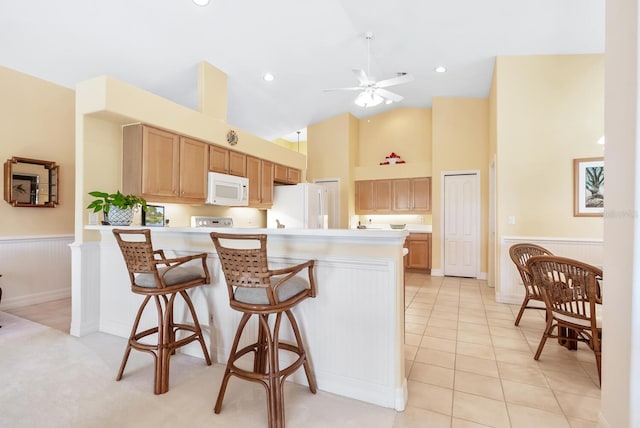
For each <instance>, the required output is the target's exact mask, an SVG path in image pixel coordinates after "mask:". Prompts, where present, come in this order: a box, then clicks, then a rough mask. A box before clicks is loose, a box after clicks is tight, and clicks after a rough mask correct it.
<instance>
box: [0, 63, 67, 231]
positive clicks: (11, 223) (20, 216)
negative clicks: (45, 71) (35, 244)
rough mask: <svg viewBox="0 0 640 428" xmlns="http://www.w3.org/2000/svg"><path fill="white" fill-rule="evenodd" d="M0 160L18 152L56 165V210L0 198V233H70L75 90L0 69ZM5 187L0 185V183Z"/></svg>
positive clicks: (18, 154)
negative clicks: (58, 178) (18, 204)
mask: <svg viewBox="0 0 640 428" xmlns="http://www.w3.org/2000/svg"><path fill="white" fill-rule="evenodd" d="M0 93H1V94H2V96H1V97H0V117H2V123H3V125H2V126H0V141H1V143H0V159H1V160H2V162H3V163H4V162H5V161H6V160H7V159H9V158H11V157H13V156H18V157H25V158H31V159H39V160H46V161H53V162H55V163H56V164H58V165H59V166H60V203H59V204H58V206H57V207H56V208H15V207H12V206H11V205H9V204H8V203H6V202H4V201H3V202H0V218H1V219H2V221H0V237H16V236H38V235H71V234H72V233H73V216H74V191H73V189H74V181H75V159H74V139H75V136H74V125H73V124H74V115H75V95H74V91H72V90H70V89H67V88H63V87H61V86H58V85H54V84H53V83H49V82H47V81H44V80H41V79H37V78H35V77H32V76H28V75H26V74H22V73H19V72H17V71H14V70H11V69H8V68H5V67H0ZM3 187H4V186H3Z"/></svg>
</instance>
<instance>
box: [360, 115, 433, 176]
mask: <svg viewBox="0 0 640 428" xmlns="http://www.w3.org/2000/svg"><path fill="white" fill-rule="evenodd" d="M359 140H360V149H361V150H359V152H358V158H357V164H356V166H371V165H379V164H380V162H384V160H385V158H386V157H387V156H389V154H390V153H391V152H395V153H397V154H398V155H400V156H401V157H402V159H404V160H405V161H407V162H418V161H420V162H427V163H430V162H431V109H427V108H398V109H395V110H391V111H389V112H385V113H381V114H379V115H376V116H372V117H369V118H366V119H362V120H360V137H359Z"/></svg>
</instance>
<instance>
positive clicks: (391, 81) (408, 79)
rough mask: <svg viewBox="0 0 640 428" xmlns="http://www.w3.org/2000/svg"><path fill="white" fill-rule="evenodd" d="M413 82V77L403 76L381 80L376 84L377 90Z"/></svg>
mask: <svg viewBox="0 0 640 428" xmlns="http://www.w3.org/2000/svg"><path fill="white" fill-rule="evenodd" d="M412 81H413V76H412V75H410V74H403V75H401V76H398V77H392V78H391V79H386V80H381V81H379V82H376V88H387V87H389V86H395V85H401V84H403V83H409V82H412Z"/></svg>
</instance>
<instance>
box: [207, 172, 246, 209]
mask: <svg viewBox="0 0 640 428" xmlns="http://www.w3.org/2000/svg"><path fill="white" fill-rule="evenodd" d="M205 203H206V204H209V205H225V206H228V207H243V206H244V207H246V206H247V205H249V179H248V178H246V177H238V176H235V175H228V174H220V173H219V172H210V173H208V177H207V201H206V202H205Z"/></svg>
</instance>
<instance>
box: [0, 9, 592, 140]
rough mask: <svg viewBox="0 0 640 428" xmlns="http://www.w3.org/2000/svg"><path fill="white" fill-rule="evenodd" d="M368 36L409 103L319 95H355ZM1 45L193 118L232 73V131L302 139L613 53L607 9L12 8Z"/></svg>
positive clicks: (53, 71) (59, 74)
mask: <svg viewBox="0 0 640 428" xmlns="http://www.w3.org/2000/svg"><path fill="white" fill-rule="evenodd" d="M367 32H371V33H373V35H374V37H373V39H372V40H371V42H370V53H371V62H370V73H371V75H372V76H373V77H374V78H375V79H376V80H382V79H387V78H391V77H395V76H397V74H398V73H410V74H411V75H413V77H414V78H415V80H413V81H412V82H410V83H406V84H403V85H399V86H394V87H393V88H388V89H391V90H393V92H395V93H397V94H399V95H401V96H403V97H404V99H403V100H402V101H401V102H400V103H393V104H390V105H386V104H381V105H379V106H376V107H372V108H363V107H358V106H356V105H355V104H354V102H353V101H354V99H355V97H356V95H357V92H350V91H339V92H325V91H323V89H326V88H335V87H349V86H357V84H358V81H357V80H356V77H355V76H354V74H353V72H352V71H351V70H352V69H364V70H367V67H368V64H367V41H366V40H365V36H364V35H365V33H367ZM0 40H1V42H0V65H2V66H5V67H9V68H12V69H15V70H18V71H21V72H24V73H27V74H30V75H33V76H36V77H39V78H42V79H45V80H48V81H51V82H54V83H57V84H60V85H63V86H66V87H69V88H74V87H75V85H76V83H78V82H80V81H83V80H86V79H90V78H93V77H96V76H100V75H110V76H113V77H115V78H117V79H120V80H122V81H125V82H127V83H130V84H133V85H135V86H138V87H140V88H142V89H145V90H148V91H150V92H153V93H155V94H158V95H160V96H163V97H165V98H168V99H170V100H172V101H174V102H176V103H179V104H182V105H185V106H187V107H190V108H193V109H195V108H196V104H197V96H196V77H197V76H196V68H197V64H198V63H199V62H200V61H207V62H209V63H210V64H212V65H214V66H215V67H217V68H219V69H220V70H222V71H223V72H225V73H226V74H227V75H228V122H229V124H231V125H232V126H236V127H238V128H241V129H243V130H246V131H249V132H251V133H253V134H255V135H258V136H260V137H263V138H265V139H268V140H271V139H274V138H279V137H290V138H291V139H292V140H293V139H294V138H295V136H296V131H297V130H300V129H303V128H305V127H306V126H307V125H309V124H313V123H316V122H320V121H322V120H325V119H328V118H330V117H333V116H335V115H338V114H341V113H345V112H350V113H352V114H353V115H354V116H356V117H358V118H365V117H368V116H371V115H375V114H379V113H381V112H384V111H387V110H390V109H395V108H398V107H430V106H431V102H432V98H433V97H440V96H442V97H486V96H487V95H488V93H489V87H490V81H491V76H492V72H493V65H494V60H495V57H496V56H499V55H537V54H583V53H603V52H604V0H561V1H559V0H536V1H520V0H482V1H478V0H446V1H443V0H396V1H390V0H308V1H306V0H274V1H270V2H267V1H264V0H211V3H210V4H209V5H208V6H204V7H201V6H197V5H195V4H194V3H193V2H192V1H191V0H95V1H94V0H92V1H81V0H56V1H51V0H30V1H18V0H13V1H10V0H3V1H0ZM437 66H444V67H446V68H447V72H446V73H435V72H434V68H435V67H437ZM267 72H268V73H272V74H273V75H274V76H275V80H273V81H272V82H266V81H265V80H264V79H263V75H264V74H265V73H267Z"/></svg>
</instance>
